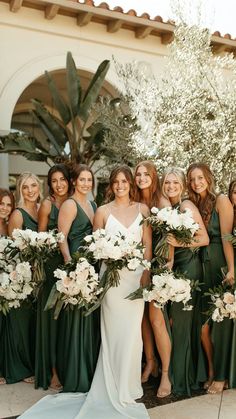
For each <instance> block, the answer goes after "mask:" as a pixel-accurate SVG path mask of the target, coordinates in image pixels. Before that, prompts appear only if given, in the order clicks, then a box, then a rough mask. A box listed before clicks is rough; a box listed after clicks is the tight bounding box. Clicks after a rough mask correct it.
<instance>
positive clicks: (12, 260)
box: [0, 237, 35, 314]
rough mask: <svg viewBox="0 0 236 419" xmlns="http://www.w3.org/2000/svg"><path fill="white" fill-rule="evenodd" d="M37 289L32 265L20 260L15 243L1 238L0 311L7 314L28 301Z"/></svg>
mask: <svg viewBox="0 0 236 419" xmlns="http://www.w3.org/2000/svg"><path fill="white" fill-rule="evenodd" d="M34 287H35V284H34V281H33V278H32V271H31V265H30V264H29V262H22V261H21V260H20V254H19V252H17V251H15V246H14V242H13V241H12V240H11V239H9V238H3V237H2V238H0V311H1V312H3V314H6V313H7V312H8V311H9V310H10V309H11V308H17V307H19V306H20V304H21V303H22V301H24V300H26V299H27V298H28V296H29V295H30V294H31V293H32V292H33V290H34Z"/></svg>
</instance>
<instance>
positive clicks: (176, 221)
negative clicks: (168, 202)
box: [143, 207, 199, 262]
mask: <svg viewBox="0 0 236 419" xmlns="http://www.w3.org/2000/svg"><path fill="white" fill-rule="evenodd" d="M143 222H147V223H148V224H150V225H151V226H152V228H153V230H154V231H155V232H156V233H157V234H158V235H159V236H160V240H159V241H158V243H157V245H156V247H155V249H154V254H155V255H156V257H157V259H159V261H160V262H163V261H164V260H166V259H167V258H168V251H169V247H168V244H167V242H166V237H167V235H168V234H172V235H173V236H174V237H175V239H176V240H177V241H178V242H180V243H181V244H183V245H189V244H191V242H192V240H193V236H194V234H195V233H196V232H197V231H198V229H199V225H198V224H197V223H196V222H195V221H194V219H193V217H192V211H191V210H190V209H186V210H185V211H184V212H180V211H179V210H178V209H177V208H171V207H166V208H163V209H161V210H159V209H158V208H156V207H153V208H152V209H151V215H150V216H149V217H147V218H145V219H144V221H143Z"/></svg>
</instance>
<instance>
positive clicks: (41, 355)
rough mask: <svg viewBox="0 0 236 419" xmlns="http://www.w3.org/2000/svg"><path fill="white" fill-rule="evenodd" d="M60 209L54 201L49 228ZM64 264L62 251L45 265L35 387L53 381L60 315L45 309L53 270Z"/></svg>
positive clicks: (39, 305)
mask: <svg viewBox="0 0 236 419" xmlns="http://www.w3.org/2000/svg"><path fill="white" fill-rule="evenodd" d="M58 213H59V209H58V208H57V207H56V206H55V205H54V204H53V203H52V206H51V212H50V216H49V220H48V227H47V230H48V231H49V230H54V229H57V223H58ZM59 265H63V257H62V255H61V253H55V254H54V255H53V256H52V258H51V259H50V260H47V262H46V263H45V265H44V272H45V282H44V284H43V287H42V289H41V292H40V294H39V296H38V301H37V323H36V350H35V388H38V387H43V389H45V390H46V389H47V388H48V386H49V385H50V382H51V377H52V368H57V365H56V346H57V329H58V325H59V323H60V316H59V318H58V319H57V320H54V318H53V314H54V310H47V311H44V307H45V305H46V302H47V299H48V296H49V294H50V291H51V289H52V286H53V285H54V284H55V282H56V280H57V279H56V278H55V277H54V275H53V272H54V271H55V270H56V269H57V268H58V266H59Z"/></svg>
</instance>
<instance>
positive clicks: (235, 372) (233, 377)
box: [229, 226, 236, 388]
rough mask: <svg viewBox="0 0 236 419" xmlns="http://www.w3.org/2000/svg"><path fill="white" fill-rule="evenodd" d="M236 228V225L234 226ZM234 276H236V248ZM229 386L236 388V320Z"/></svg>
mask: <svg viewBox="0 0 236 419" xmlns="http://www.w3.org/2000/svg"><path fill="white" fill-rule="evenodd" d="M234 227H235V228H236V226H234ZM234 276H236V248H234ZM229 387H230V388H236V320H234V325H233V337H232V345H231V355H230V368H229Z"/></svg>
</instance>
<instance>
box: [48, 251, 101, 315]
mask: <svg viewBox="0 0 236 419" xmlns="http://www.w3.org/2000/svg"><path fill="white" fill-rule="evenodd" d="M54 276H55V277H56V278H58V281H57V282H56V283H55V285H54V286H53V288H52V290H51V293H50V295H49V298H48V301H47V304H46V307H45V310H48V309H52V308H53V307H55V311H54V318H55V319H57V318H58V316H59V313H60V311H61V309H62V308H63V307H64V308H65V307H68V306H69V307H70V308H71V309H73V308H78V309H79V308H82V307H84V308H85V310H88V309H89V308H90V307H91V305H93V304H95V303H96V302H97V300H98V296H99V294H100V293H101V292H102V288H101V287H99V281H98V274H97V273H96V272H95V268H94V266H93V265H91V263H89V261H88V260H87V259H85V258H84V257H81V256H79V257H78V258H76V257H75V258H73V259H72V261H70V262H68V263H67V264H65V265H64V266H63V267H62V268H58V269H56V270H55V271H54Z"/></svg>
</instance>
